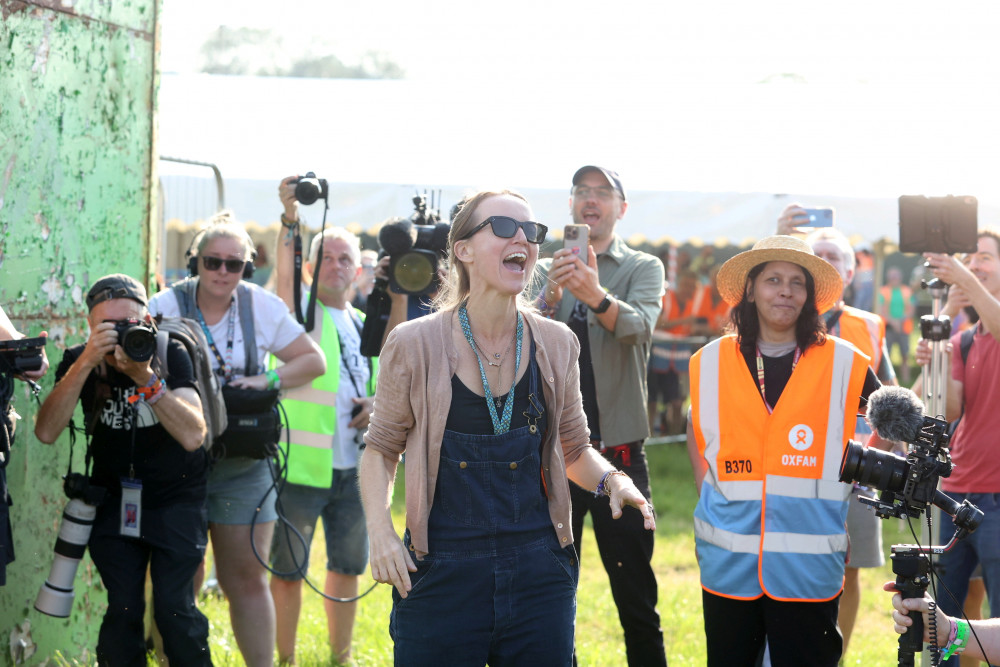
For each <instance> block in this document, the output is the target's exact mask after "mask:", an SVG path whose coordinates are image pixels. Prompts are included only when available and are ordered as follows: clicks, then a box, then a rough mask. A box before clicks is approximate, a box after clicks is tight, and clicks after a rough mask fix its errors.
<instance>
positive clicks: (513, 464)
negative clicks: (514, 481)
mask: <svg viewBox="0 0 1000 667" xmlns="http://www.w3.org/2000/svg"><path fill="white" fill-rule="evenodd" d="M510 469H511V470H517V462H516V461H511V463H510Z"/></svg>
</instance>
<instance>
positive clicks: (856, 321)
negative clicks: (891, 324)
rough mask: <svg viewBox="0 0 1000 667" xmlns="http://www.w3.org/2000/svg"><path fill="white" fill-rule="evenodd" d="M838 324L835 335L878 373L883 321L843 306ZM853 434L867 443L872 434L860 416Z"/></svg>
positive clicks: (883, 337) (882, 340) (863, 311)
mask: <svg viewBox="0 0 1000 667" xmlns="http://www.w3.org/2000/svg"><path fill="white" fill-rule="evenodd" d="M838 324H839V326H840V333H839V334H837V335H838V336H839V337H840V338H843V339H844V340H846V341H847V342H848V343H853V344H854V346H855V347H856V348H858V349H859V350H861V352H862V353H863V354H865V355H867V356H868V358H869V359H871V361H870V362H869V364H868V365H869V366H870V367H871V369H872V370H873V371H874V372H875V373H878V367H879V365H880V364H881V363H882V346H883V344H884V342H885V321H884V320H883V319H882V318H881V317H879V316H878V315H876V314H875V313H869V312H868V311H867V310H860V309H858V308H852V307H851V306H844V309H843V312H841V314H840V319H839V320H838ZM854 433H855V436H856V437H857V438H858V439H860V440H861V441H862V442H865V441H867V440H868V437H869V436H870V435H871V433H872V429H871V427H870V426H869V425H868V422H867V421H865V418H864V417H863V416H861V415H859V416H858V418H857V423H856V424H855V428H854Z"/></svg>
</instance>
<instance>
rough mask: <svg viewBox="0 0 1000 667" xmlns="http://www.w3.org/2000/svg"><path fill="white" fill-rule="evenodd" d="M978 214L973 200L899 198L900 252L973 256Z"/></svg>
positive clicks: (960, 198) (967, 198) (965, 198)
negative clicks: (963, 253)
mask: <svg viewBox="0 0 1000 667" xmlns="http://www.w3.org/2000/svg"><path fill="white" fill-rule="evenodd" d="M977 210H978V202H977V201H976V198H975V197H955V196H951V195H948V196H947V197H923V196H919V195H917V196H912V195H903V196H901V197H900V198H899V250H900V252H916V253H923V252H943V253H949V254H950V253H956V252H975V251H976V237H977V235H978V233H979V231H978V214H977Z"/></svg>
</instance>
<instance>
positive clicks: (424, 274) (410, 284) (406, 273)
mask: <svg viewBox="0 0 1000 667" xmlns="http://www.w3.org/2000/svg"><path fill="white" fill-rule="evenodd" d="M435 259H436V258H435V256H434V254H433V253H431V252H428V251H426V250H414V251H410V252H407V253H404V254H402V255H399V256H398V257H393V258H392V264H391V266H390V272H391V274H392V280H393V282H394V283H395V284H396V285H397V286H398V287H399V288H400V289H401V290H402V291H403V293H404V294H424V293H426V292H429V291H432V290H433V286H434V281H435V278H436V277H437V265H436V261H435Z"/></svg>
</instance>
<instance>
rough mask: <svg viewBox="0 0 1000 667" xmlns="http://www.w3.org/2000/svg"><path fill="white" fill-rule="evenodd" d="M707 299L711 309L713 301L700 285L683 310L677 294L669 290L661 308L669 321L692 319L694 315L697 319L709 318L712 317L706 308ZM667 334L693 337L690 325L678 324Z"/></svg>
mask: <svg viewBox="0 0 1000 667" xmlns="http://www.w3.org/2000/svg"><path fill="white" fill-rule="evenodd" d="M706 297H707V299H708V304H707V305H708V306H709V308H710V307H711V304H712V299H711V296H710V295H709V294H707V293H706V291H705V289H704V288H703V287H702V286H701V285H699V286H698V288H697V289H696V290H695V291H694V296H692V297H691V298H690V299H688V300H687V302H686V303H685V304H684V309H683V310H681V307H680V303H679V302H678V301H677V293H676V292H675V291H674V290H672V289H668V290H667V291H666V292H664V294H663V299H662V301H661V308H662V309H663V313H664V315H665V319H667V320H679V319H681V318H682V317H690V316H692V315H694V316H695V317H705V318H708V317H709V315H711V313H710V311H709V309H708V308H706V307H705V305H706V304H705V301H706ZM667 333H672V334H677V335H678V336H690V335H691V325H690V324H678V325H676V326H673V327H670V328H669V329H667Z"/></svg>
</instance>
